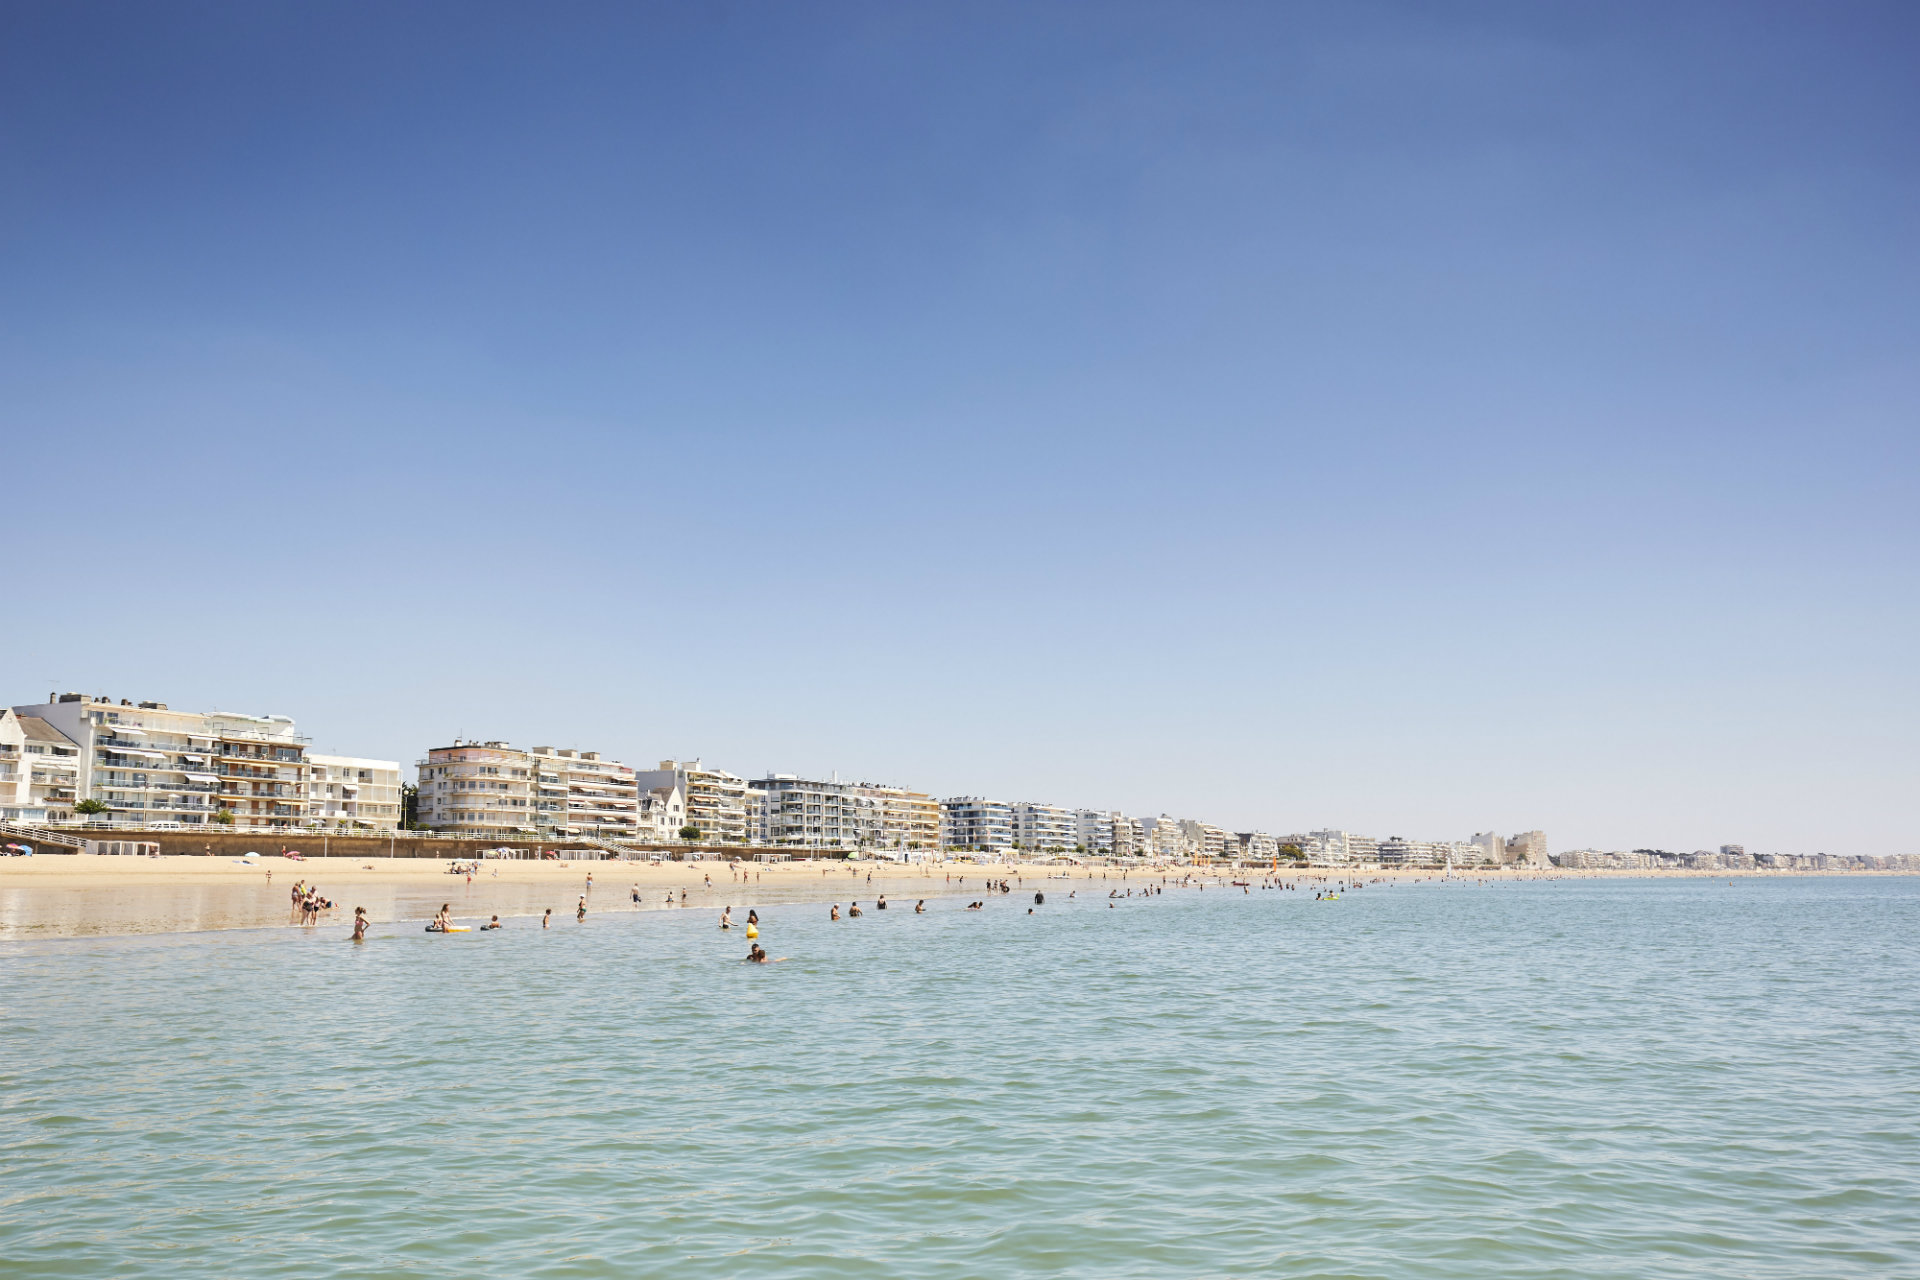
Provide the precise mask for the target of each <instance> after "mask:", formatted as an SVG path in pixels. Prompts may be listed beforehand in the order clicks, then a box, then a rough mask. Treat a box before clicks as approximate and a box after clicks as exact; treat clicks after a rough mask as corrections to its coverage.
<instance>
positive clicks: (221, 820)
mask: <svg viewBox="0 0 1920 1280" xmlns="http://www.w3.org/2000/svg"><path fill="white" fill-rule="evenodd" d="M213 820H214V821H215V822H217V823H218V824H220V825H221V826H223V827H230V826H232V825H233V810H231V809H222V810H220V812H218V813H216V814H214V815H213Z"/></svg>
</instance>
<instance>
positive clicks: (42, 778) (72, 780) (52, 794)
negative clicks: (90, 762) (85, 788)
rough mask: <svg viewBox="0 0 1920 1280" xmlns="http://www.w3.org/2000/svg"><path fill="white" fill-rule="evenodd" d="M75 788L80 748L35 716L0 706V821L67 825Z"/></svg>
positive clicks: (78, 780)
mask: <svg viewBox="0 0 1920 1280" xmlns="http://www.w3.org/2000/svg"><path fill="white" fill-rule="evenodd" d="M79 788H80V744H79V743H77V742H75V741H74V740H73V739H72V738H69V737H68V736H67V735H66V734H64V733H62V732H60V731H59V730H58V729H56V728H54V727H53V726H52V725H50V724H48V723H47V722H46V721H45V720H43V719H41V718H40V717H39V716H32V715H25V716H23V715H20V714H19V713H17V712H16V711H14V710H13V709H12V708H11V707H0V822H27V823H52V822H67V821H69V820H71V819H72V817H73V803H74V801H75V800H78V799H79V798H80V794H81V793H80V789H79Z"/></svg>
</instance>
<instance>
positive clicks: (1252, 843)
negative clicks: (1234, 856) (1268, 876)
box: [1233, 831, 1280, 862]
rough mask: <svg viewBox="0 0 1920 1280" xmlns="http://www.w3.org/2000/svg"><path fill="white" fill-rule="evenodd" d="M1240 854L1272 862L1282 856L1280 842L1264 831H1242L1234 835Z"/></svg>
mask: <svg viewBox="0 0 1920 1280" xmlns="http://www.w3.org/2000/svg"><path fill="white" fill-rule="evenodd" d="M1233 839H1234V843H1235V844H1236V845H1238V846H1239V856H1240V857H1242V858H1255V859H1259V860H1260V861H1263V862H1271V861H1273V859H1275V858H1277V857H1279V856H1280V842H1279V841H1278V840H1276V839H1274V838H1273V837H1272V836H1270V835H1268V834H1267V833H1266V832H1264V831H1242V832H1239V833H1238V834H1236V835H1235V836H1234V837H1233Z"/></svg>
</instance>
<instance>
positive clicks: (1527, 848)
mask: <svg viewBox="0 0 1920 1280" xmlns="http://www.w3.org/2000/svg"><path fill="white" fill-rule="evenodd" d="M1506 855H1507V856H1506V861H1507V862H1509V863H1512V864H1514V865H1517V866H1529V867H1545V866H1549V865H1551V863H1550V862H1549V861H1548V859H1547V835H1546V832H1544V831H1523V832H1521V833H1520V834H1519V835H1517V836H1514V837H1513V838H1512V839H1510V840H1508V841H1507V845H1506Z"/></svg>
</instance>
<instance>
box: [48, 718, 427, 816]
mask: <svg viewBox="0 0 1920 1280" xmlns="http://www.w3.org/2000/svg"><path fill="white" fill-rule="evenodd" d="M13 712H14V714H15V715H16V716H18V717H21V718H23V719H24V718H28V717H31V718H33V719H37V720H40V721H42V722H43V723H45V724H46V725H47V726H49V727H50V728H51V729H52V730H54V731H56V732H58V733H59V734H60V735H62V736H63V737H65V738H66V739H67V740H68V741H69V742H71V743H72V744H73V746H74V747H75V748H77V754H76V755H74V756H71V757H64V756H63V757H61V759H71V760H72V761H74V763H75V764H76V765H77V768H75V769H73V770H72V772H73V773H74V775H75V778H74V797H75V800H74V803H76V804H77V803H78V802H79V801H82V800H93V801H97V802H99V803H100V804H102V805H105V806H106V811H105V812H104V813H101V814H83V813H80V812H78V811H77V810H74V811H71V812H72V816H73V818H75V819H77V820H83V821H87V822H100V821H107V822H110V823H111V824H113V825H115V826H122V827H148V828H152V827H160V828H166V827H180V826H201V825H207V824H215V825H231V826H232V827H234V828H236V829H241V830H278V829H291V828H297V827H299V826H301V825H302V824H303V823H304V822H305V820H306V813H307V777H306V770H305V763H306V750H307V747H306V742H307V740H306V739H305V738H303V737H301V736H300V735H299V734H298V733H296V732H295V731H294V723H293V721H292V719H290V718H289V717H287V716H252V715H242V714H239V713H238V712H230V711H210V712H196V711H174V710H172V709H171V708H169V707H168V706H167V704H166V703H164V702H139V703H135V702H132V701H129V700H128V699H125V698H122V699H120V700H119V701H118V702H115V701H114V700H113V699H111V698H106V697H92V696H89V695H86V694H79V693H63V694H60V695H58V696H57V697H56V696H49V699H48V701H47V702H45V703H38V704H32V705H26V706H16V707H14V708H13ZM48 745H49V748H51V746H52V745H54V744H52V743H49V744H48ZM23 753H24V747H23ZM395 767H396V768H397V767H398V766H397V765H396V766H395ZM52 772H53V771H49V777H51V776H52ZM58 772H60V773H62V774H64V773H65V772H66V769H65V766H62V767H61V769H60V770H58ZM61 812H63V813H64V812H68V811H67V810H62V811H61ZM48 820H49V821H52V820H54V819H53V818H52V817H51V813H50V815H49V819H48Z"/></svg>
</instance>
